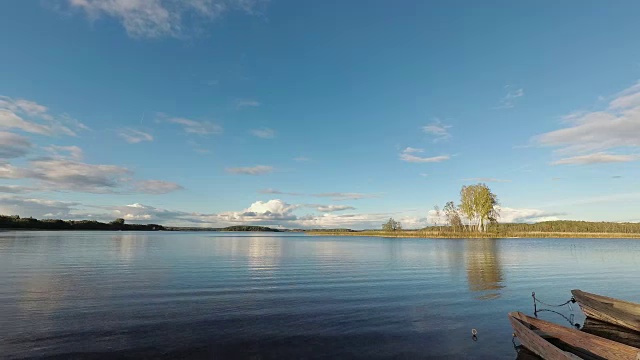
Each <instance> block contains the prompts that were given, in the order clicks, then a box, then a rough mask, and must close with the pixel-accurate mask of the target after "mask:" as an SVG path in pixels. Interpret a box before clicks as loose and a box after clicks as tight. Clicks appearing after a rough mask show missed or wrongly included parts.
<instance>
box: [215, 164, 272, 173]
mask: <svg viewBox="0 0 640 360" xmlns="http://www.w3.org/2000/svg"><path fill="white" fill-rule="evenodd" d="M226 171H227V172H228V173H231V174H242V175H264V174H268V173H271V172H273V167H272V166H266V165H256V166H251V167H235V168H227V169H226Z"/></svg>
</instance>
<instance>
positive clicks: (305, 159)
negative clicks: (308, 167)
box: [293, 156, 311, 162]
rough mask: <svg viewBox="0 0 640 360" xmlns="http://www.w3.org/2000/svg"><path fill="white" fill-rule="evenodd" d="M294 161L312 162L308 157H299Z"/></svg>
mask: <svg viewBox="0 0 640 360" xmlns="http://www.w3.org/2000/svg"><path fill="white" fill-rule="evenodd" d="M293 161H297V162H307V161H311V159H310V158H308V157H306V156H298V157H294V158H293Z"/></svg>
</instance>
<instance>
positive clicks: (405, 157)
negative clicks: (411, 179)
mask: <svg viewBox="0 0 640 360" xmlns="http://www.w3.org/2000/svg"><path fill="white" fill-rule="evenodd" d="M423 151H424V150H423V149H416V148H412V147H408V148H406V149H404V150H403V151H402V153H400V160H402V161H406V162H412V163H437V162H442V161H446V160H449V159H450V158H451V156H449V155H440V156H432V157H422V156H417V155H414V154H415V153H421V152H423Z"/></svg>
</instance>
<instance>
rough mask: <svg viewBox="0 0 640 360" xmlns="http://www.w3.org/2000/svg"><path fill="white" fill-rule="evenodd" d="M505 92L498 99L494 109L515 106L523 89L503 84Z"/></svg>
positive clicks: (521, 95) (522, 93)
mask: <svg viewBox="0 0 640 360" xmlns="http://www.w3.org/2000/svg"><path fill="white" fill-rule="evenodd" d="M504 88H505V90H506V91H507V94H506V95H505V96H504V97H503V98H502V99H500V104H498V106H496V107H495V108H496V109H511V108H513V107H515V106H516V102H517V100H518V99H519V98H521V97H523V96H524V89H522V88H519V89H514V88H513V87H512V86H511V85H505V87H504Z"/></svg>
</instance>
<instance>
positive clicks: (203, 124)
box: [167, 118, 222, 135]
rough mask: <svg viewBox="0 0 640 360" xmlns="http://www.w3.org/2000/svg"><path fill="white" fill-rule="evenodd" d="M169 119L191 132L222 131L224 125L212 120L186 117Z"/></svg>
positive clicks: (213, 132) (208, 133)
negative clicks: (196, 119)
mask: <svg viewBox="0 0 640 360" xmlns="http://www.w3.org/2000/svg"><path fill="white" fill-rule="evenodd" d="M167 121H168V122H170V123H172V124H179V125H182V126H183V128H184V131H185V132H186V133H189V134H198V135H210V134H221V133H222V126H220V125H218V124H215V123H212V122H210V121H195V120H190V119H185V118H171V119H169V120H167Z"/></svg>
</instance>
